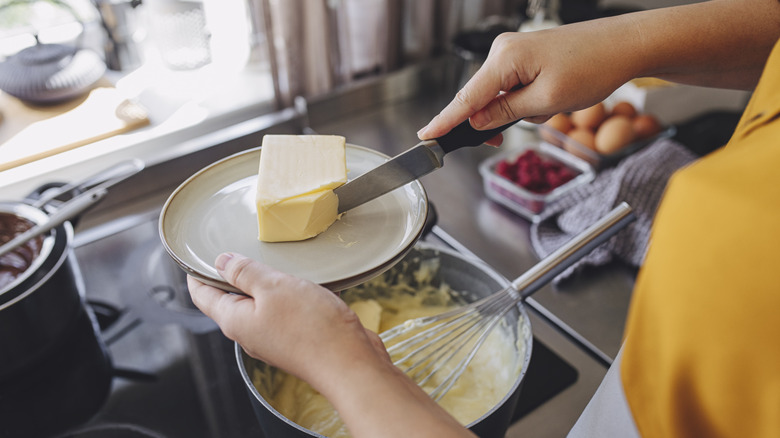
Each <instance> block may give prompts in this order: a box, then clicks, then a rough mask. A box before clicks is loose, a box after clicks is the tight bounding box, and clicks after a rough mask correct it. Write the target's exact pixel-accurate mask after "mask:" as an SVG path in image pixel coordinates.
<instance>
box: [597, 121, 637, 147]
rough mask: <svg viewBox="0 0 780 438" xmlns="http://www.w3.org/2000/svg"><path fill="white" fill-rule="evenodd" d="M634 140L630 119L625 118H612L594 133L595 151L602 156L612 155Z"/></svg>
mask: <svg viewBox="0 0 780 438" xmlns="http://www.w3.org/2000/svg"><path fill="white" fill-rule="evenodd" d="M635 138H636V137H635V134H634V127H633V125H632V124H631V119H629V118H628V117H626V116H613V117H610V118H608V119H607V120H605V121H604V123H602V124H601V126H599V130H598V131H596V138H595V140H596V151H598V153H600V154H604V155H609V154H613V153H615V152H617V151H619V150H620V149H621V148H623V147H625V146H626V145H628V144H629V143H631V142H632V141H634V139H635Z"/></svg>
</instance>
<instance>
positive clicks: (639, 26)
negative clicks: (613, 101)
mask: <svg viewBox="0 0 780 438" xmlns="http://www.w3.org/2000/svg"><path fill="white" fill-rule="evenodd" d="M618 21H619V22H622V23H619V25H626V26H630V27H631V28H632V29H633V32H632V38H633V39H634V41H636V42H637V45H636V50H633V51H628V52H625V53H624V54H623V55H624V56H625V58H624V60H623V61H622V62H628V63H631V64H632V65H634V66H635V67H634V70H633V71H630V74H631V76H633V77H658V78H662V79H667V80H670V81H674V82H680V83H687V84H692V85H701V86H711V87H720V88H736V89H746V90H749V89H752V88H753V87H755V85H756V83H757V82H758V78H759V76H760V74H761V71H762V69H763V66H764V63H765V62H766V59H767V57H768V56H769V52H770V51H771V49H772V47H773V45H774V44H775V42H776V41H777V39H778V37H780V1H778V0H711V1H706V2H702V3H696V4H691V5H685V6H680V7H675V8H663V9H656V10H650V11H646V12H643V13H636V14H627V15H625V16H624V17H621V18H620V19H619V20H618ZM614 37H615V38H617V35H615V36H614Z"/></svg>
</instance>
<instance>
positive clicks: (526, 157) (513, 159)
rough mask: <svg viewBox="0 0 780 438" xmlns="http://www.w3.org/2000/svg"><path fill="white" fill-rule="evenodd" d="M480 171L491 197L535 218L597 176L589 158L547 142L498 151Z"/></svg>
mask: <svg viewBox="0 0 780 438" xmlns="http://www.w3.org/2000/svg"><path fill="white" fill-rule="evenodd" d="M479 172H480V174H481V175H482V182H483V186H484V190H485V194H486V195H487V197H488V198H489V199H491V200H493V201H495V202H497V203H499V204H501V205H503V206H505V207H507V208H509V209H510V210H512V211H514V212H515V213H517V214H519V215H520V216H522V217H524V218H526V219H529V220H531V221H538V220H539V219H540V215H541V213H543V212H544V210H545V209H546V208H549V207H550V206H552V205H554V203H555V202H557V201H559V200H560V199H562V198H563V197H564V196H566V194H567V193H568V192H570V191H571V190H572V189H574V188H575V187H579V186H581V185H584V184H588V183H590V181H592V180H593V178H594V176H595V172H594V170H593V167H592V166H591V165H590V164H588V163H587V162H586V161H584V160H582V159H580V158H577V157H575V156H574V155H572V154H570V153H568V152H566V151H564V150H562V149H560V148H557V147H555V146H552V145H550V144H547V143H545V142H532V143H525V144H523V145H521V146H519V147H517V148H513V149H510V150H506V151H503V152H501V153H498V154H496V155H494V156H492V157H490V158H488V159H486V160H485V161H483V162H482V163H481V164H480V166H479Z"/></svg>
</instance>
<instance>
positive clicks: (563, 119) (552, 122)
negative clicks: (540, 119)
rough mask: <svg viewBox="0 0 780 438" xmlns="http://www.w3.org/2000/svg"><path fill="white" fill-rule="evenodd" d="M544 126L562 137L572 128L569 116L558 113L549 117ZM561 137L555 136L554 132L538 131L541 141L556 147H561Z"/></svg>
mask: <svg viewBox="0 0 780 438" xmlns="http://www.w3.org/2000/svg"><path fill="white" fill-rule="evenodd" d="M544 125H545V126H546V127H548V128H551V129H553V130H555V131H557V132H559V133H561V134H563V135H565V134H568V132H569V131H571V128H572V127H573V126H572V124H571V120H570V119H569V116H568V115H567V114H564V113H559V114H556V115H554V116H552V117H550V119H549V120H547V121H546V122H544ZM563 135H556V133H555V132H550V131H549V130H547V129H540V130H539V136H540V137H542V140H544V141H546V142H548V143H550V144H553V145H555V146H558V147H562V146H563Z"/></svg>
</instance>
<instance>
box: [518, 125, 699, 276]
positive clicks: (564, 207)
mask: <svg viewBox="0 0 780 438" xmlns="http://www.w3.org/2000/svg"><path fill="white" fill-rule="evenodd" d="M694 159H696V156H695V155H694V154H693V153H691V152H690V151H689V150H688V149H686V148H685V147H684V146H682V145H681V144H680V143H677V142H676V141H674V140H672V139H662V140H658V141H656V142H654V143H653V144H650V145H648V146H647V147H645V148H644V149H642V150H641V151H639V152H637V153H635V154H633V155H631V156H629V157H627V158H625V159H624V160H623V161H621V162H620V163H619V164H618V165H617V166H615V167H613V168H609V169H605V170H603V171H602V172H600V173H599V174H598V176H597V177H596V178H595V179H594V180H593V181H592V182H591V183H590V184H586V185H584V186H581V187H578V188H577V189H575V190H574V191H573V192H571V193H569V194H568V195H566V196H565V197H564V198H563V199H561V200H560V201H559V202H558V203H557V204H554V205H553V206H552V208H550V209H549V210H548V211H545V212H543V216H542V218H540V220H539V221H538V222H536V223H534V224H533V225H532V226H531V244H532V245H533V248H534V250H535V251H536V253H537V254H538V255H539V256H540V257H545V256H547V255H548V254H550V253H551V252H553V251H554V250H555V249H557V248H558V247H560V246H561V245H563V244H564V243H566V242H567V241H568V240H570V239H571V238H572V237H574V236H575V235H576V234H577V233H579V232H581V231H582V230H584V229H585V228H587V227H588V226H589V225H590V224H592V223H593V222H595V221H596V220H598V219H599V218H601V217H602V216H604V215H605V214H607V212H609V211H610V210H611V209H613V208H614V207H615V206H617V205H618V204H620V202H622V201H625V202H627V203H628V204H629V205H630V206H631V208H632V209H633V211H634V214H635V215H636V220H635V221H634V222H632V223H631V224H629V225H628V226H627V227H626V228H625V229H623V230H621V231H620V232H619V233H618V234H616V235H615V236H613V237H612V238H611V239H610V240H609V241H607V242H605V243H604V244H602V245H600V246H599V247H598V248H596V249H594V250H593V251H591V252H590V253H589V254H587V255H586V256H585V257H583V258H582V259H580V260H579V261H578V262H576V263H575V264H574V265H572V266H571V267H569V268H568V269H567V270H566V271H564V272H562V273H561V274H559V275H558V276H557V277H556V278H555V279H554V280H553V283H554V284H557V283H559V282H561V281H563V280H564V279H566V278H568V277H570V276H571V275H572V274H573V273H574V272H577V271H578V270H579V269H581V268H582V267H584V266H587V265H591V266H600V265H604V264H606V263H609V262H610V261H612V260H615V259H617V260H621V261H623V262H625V263H628V264H630V265H632V266H637V267H638V266H640V265H641V264H642V261H643V260H644V256H645V252H646V250H647V243H648V240H649V237H650V226H651V224H652V222H653V216H654V215H655V210H656V208H657V207H658V203H659V202H660V200H661V196H662V195H663V192H664V189H665V188H666V183H667V181H668V180H669V177H670V176H671V175H672V173H674V172H675V171H676V170H677V169H679V168H681V167H683V166H685V165H687V164H689V163H691V162H692V161H693V160H694Z"/></svg>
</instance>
